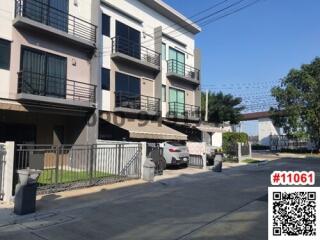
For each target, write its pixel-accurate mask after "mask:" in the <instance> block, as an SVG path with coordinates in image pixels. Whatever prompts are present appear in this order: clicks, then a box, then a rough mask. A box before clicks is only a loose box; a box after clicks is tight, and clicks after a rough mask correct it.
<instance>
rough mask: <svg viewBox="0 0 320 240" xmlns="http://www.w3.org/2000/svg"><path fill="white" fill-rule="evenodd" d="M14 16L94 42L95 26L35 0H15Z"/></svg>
mask: <svg viewBox="0 0 320 240" xmlns="http://www.w3.org/2000/svg"><path fill="white" fill-rule="evenodd" d="M15 14H16V16H22V17H26V18H29V19H31V20H34V21H37V22H40V23H43V24H45V25H47V26H51V27H53V28H56V29H58V30H61V31H64V32H66V33H68V34H71V35H73V36H75V37H78V38H81V39H84V40H87V41H91V42H94V43H95V42H96V29H97V26H95V25H93V24H92V23H90V22H87V21H85V20H82V19H80V18H77V17H75V16H73V15H70V14H69V13H67V12H65V11H62V10H59V9H56V8H54V7H51V6H50V5H48V4H45V3H43V2H40V1H37V0H16V12H15Z"/></svg>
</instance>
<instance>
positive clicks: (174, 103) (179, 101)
mask: <svg viewBox="0 0 320 240" xmlns="http://www.w3.org/2000/svg"><path fill="white" fill-rule="evenodd" d="M169 111H170V112H173V113H174V114H176V115H178V116H183V115H184V112H185V92H184V91H183V90H179V89H176V88H170V89H169Z"/></svg>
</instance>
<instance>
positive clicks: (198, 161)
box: [189, 154, 203, 168]
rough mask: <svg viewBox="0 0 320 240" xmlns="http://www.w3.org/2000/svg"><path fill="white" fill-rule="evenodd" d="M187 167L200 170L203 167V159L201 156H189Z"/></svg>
mask: <svg viewBox="0 0 320 240" xmlns="http://www.w3.org/2000/svg"><path fill="white" fill-rule="evenodd" d="M189 166H190V167H197V168H202V167H203V158H202V156H201V155H194V154H190V158H189Z"/></svg>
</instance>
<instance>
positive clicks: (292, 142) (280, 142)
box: [270, 135, 312, 151]
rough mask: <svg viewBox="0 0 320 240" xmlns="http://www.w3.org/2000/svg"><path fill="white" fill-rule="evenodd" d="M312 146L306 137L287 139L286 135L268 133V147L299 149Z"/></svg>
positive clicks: (274, 149) (277, 149)
mask: <svg viewBox="0 0 320 240" xmlns="http://www.w3.org/2000/svg"><path fill="white" fill-rule="evenodd" d="M310 148H312V146H311V144H310V140H308V139H294V138H292V139H289V138H288V136H286V135H270V149H271V150H272V151H280V150H283V149H284V150H289V149H290V150H299V149H310Z"/></svg>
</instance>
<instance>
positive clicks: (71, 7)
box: [0, 0, 201, 145]
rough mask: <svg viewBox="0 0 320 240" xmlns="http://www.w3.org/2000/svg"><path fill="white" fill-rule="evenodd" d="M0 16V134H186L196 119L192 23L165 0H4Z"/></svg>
mask: <svg viewBox="0 0 320 240" xmlns="http://www.w3.org/2000/svg"><path fill="white" fill-rule="evenodd" d="M0 16H1V19H2V22H1V32H0V52H1V54H0V80H1V85H0V142H3V141H15V142H16V143H23V144H50V145H51V144H53V145H58V144H71V145H73V144H90V143H94V142H96V140H97V139H107V140H146V141H163V140H187V138H188V136H187V135H186V134H185V133H181V132H179V131H178V130H179V129H180V128H181V126H183V125H184V124H185V123H198V122H199V121H200V99H201V93H200V83H201V74H200V73H201V70H200V68H201V67H200V60H201V57H200V51H199V50H198V49H197V48H196V47H195V35H196V34H197V33H199V32H200V31H201V29H200V28H199V27H198V26H197V25H196V24H194V23H192V22H191V21H190V20H188V19H187V18H186V17H184V16H183V15H181V14H180V13H179V12H177V11H176V10H174V9H173V8H171V7H170V6H168V5H167V4H165V3H164V2H162V1H160V0H153V1H150V0H100V1H98V0H10V1H9V0H8V1H4V2H3V3H1V5H0ZM176 123H179V124H178V125H177V126H178V128H176V127H175V124H176Z"/></svg>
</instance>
